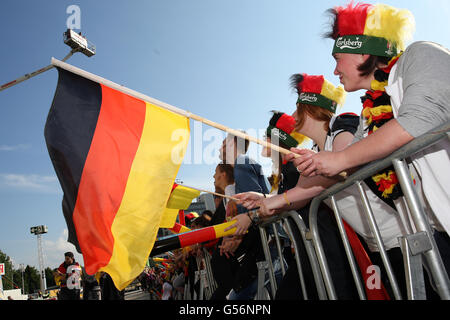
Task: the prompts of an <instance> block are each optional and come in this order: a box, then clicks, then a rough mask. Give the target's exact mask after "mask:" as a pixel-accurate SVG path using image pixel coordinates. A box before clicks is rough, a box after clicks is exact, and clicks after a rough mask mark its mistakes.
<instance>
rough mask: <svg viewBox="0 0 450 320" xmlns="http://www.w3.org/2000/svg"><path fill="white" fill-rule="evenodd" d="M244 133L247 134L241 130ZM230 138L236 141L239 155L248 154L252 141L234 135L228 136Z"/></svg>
mask: <svg viewBox="0 0 450 320" xmlns="http://www.w3.org/2000/svg"><path fill="white" fill-rule="evenodd" d="M239 131H241V132H242V133H245V134H247V132H245V131H244V130H239ZM228 137H230V138H231V137H233V139H234V144H235V145H236V150H237V153H238V154H245V153H247V150H248V147H249V145H250V140H248V139H243V138H241V137H238V136H235V135H233V134H231V133H230V134H228ZM242 146H244V150H242Z"/></svg>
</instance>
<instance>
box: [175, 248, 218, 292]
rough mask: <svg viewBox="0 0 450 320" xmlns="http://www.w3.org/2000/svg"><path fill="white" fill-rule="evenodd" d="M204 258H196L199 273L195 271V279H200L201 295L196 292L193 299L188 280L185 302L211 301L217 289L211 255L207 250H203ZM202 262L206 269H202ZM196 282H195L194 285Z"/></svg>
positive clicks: (185, 289)
mask: <svg viewBox="0 0 450 320" xmlns="http://www.w3.org/2000/svg"><path fill="white" fill-rule="evenodd" d="M202 250H203V256H202V257H199V256H197V257H196V262H197V271H195V279H198V281H199V282H200V283H199V293H198V294H197V293H196V291H195V290H194V296H193V297H191V294H190V283H189V281H188V279H187V278H186V284H185V288H184V297H183V299H184V300H209V299H210V298H211V296H212V294H213V293H214V291H215V290H216V289H217V282H216V280H215V279H214V275H213V272H212V267H211V254H210V253H209V252H208V250H207V249H206V248H202ZM202 262H203V264H204V269H201V267H202ZM195 283H196V281H194V284H195Z"/></svg>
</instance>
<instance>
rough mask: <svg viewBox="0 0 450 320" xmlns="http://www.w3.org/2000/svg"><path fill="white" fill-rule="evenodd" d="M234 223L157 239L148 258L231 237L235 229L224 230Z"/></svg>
mask: <svg viewBox="0 0 450 320" xmlns="http://www.w3.org/2000/svg"><path fill="white" fill-rule="evenodd" d="M235 223H236V221H235V220H232V221H229V222H225V223H222V224H216V225H214V226H211V227H206V228H201V229H197V230H193V231H189V232H184V233H180V234H177V235H173V236H167V237H164V238H161V239H158V240H157V241H156V242H155V245H154V246H153V249H152V252H151V253H150V256H156V255H158V254H161V253H164V252H167V251H171V250H175V249H179V248H184V247H187V246H190V245H193V244H196V243H201V242H205V241H210V240H214V239H219V238H222V237H225V236H229V235H232V234H234V233H235V232H236V228H235V227H234V228H231V229H230V230H227V231H225V229H226V228H228V227H230V226H232V225H233V224H235Z"/></svg>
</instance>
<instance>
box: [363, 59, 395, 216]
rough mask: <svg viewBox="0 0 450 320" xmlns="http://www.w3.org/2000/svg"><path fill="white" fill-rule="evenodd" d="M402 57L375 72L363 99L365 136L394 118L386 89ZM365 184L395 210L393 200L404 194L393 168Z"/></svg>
mask: <svg viewBox="0 0 450 320" xmlns="http://www.w3.org/2000/svg"><path fill="white" fill-rule="evenodd" d="M401 55H402V53H400V54H399V55H397V56H395V57H394V58H392V59H391V60H390V61H389V64H388V66H387V67H386V68H383V69H378V70H376V71H375V74H374V76H375V80H373V81H372V84H371V88H372V90H369V91H367V92H366V95H365V96H363V97H361V101H362V103H363V111H362V115H363V117H364V118H365V119H366V122H365V130H364V131H365V136H368V135H370V134H372V133H374V132H375V131H376V130H377V129H379V128H380V127H381V126H383V125H384V124H386V123H387V122H389V121H390V120H391V119H393V118H394V114H393V112H392V106H391V98H390V96H389V95H388V94H387V93H386V90H385V87H386V86H387V85H388V78H389V74H390V72H391V69H392V67H393V66H394V65H395V63H397V61H398V59H399V58H400V56H401ZM364 182H365V183H366V184H367V185H368V186H369V187H370V189H371V190H372V191H373V192H374V193H375V194H376V195H377V196H378V197H379V198H380V199H382V200H383V201H385V202H386V203H387V204H388V205H390V206H391V207H392V208H394V209H395V205H394V203H393V200H396V199H398V198H399V197H400V196H402V195H403V193H402V190H401V188H400V185H399V184H398V179H397V175H396V174H395V171H394V168H393V167H392V166H391V167H389V168H386V169H385V170H383V171H382V172H379V173H377V174H375V175H373V176H372V177H370V178H367V179H365V180H364Z"/></svg>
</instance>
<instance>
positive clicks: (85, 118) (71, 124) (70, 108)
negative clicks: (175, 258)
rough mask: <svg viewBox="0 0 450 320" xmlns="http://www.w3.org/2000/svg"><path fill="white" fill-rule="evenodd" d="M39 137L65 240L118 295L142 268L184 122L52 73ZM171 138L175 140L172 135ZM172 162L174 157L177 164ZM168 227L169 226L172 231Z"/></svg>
mask: <svg viewBox="0 0 450 320" xmlns="http://www.w3.org/2000/svg"><path fill="white" fill-rule="evenodd" d="M58 72H59V78H58V85H57V89H56V92H55V96H54V99H53V103H52V106H51V108H50V112H49V114H48V117H47V122H46V125H45V130H44V135H45V139H46V143H47V149H48V152H49V155H50V158H51V161H52V163H53V166H54V169H55V172H56V174H57V176H58V179H59V182H60V184H61V187H62V190H63V192H64V196H63V205H62V207H63V213H64V217H65V219H66V223H67V226H68V230H69V239H68V241H69V242H71V243H73V244H74V245H75V246H76V248H77V250H78V251H79V252H81V253H82V254H83V259H84V263H85V269H86V272H87V273H88V274H95V273H96V272H98V271H104V272H107V273H108V274H109V275H110V276H111V278H112V279H113V281H114V283H115V285H116V287H117V288H118V289H119V290H122V289H124V288H125V287H126V286H127V285H128V284H129V283H130V282H131V281H132V280H134V278H135V277H137V276H138V275H139V274H140V273H141V272H142V270H143V269H144V267H145V264H146V261H147V259H148V257H149V254H150V252H151V250H152V247H153V244H154V241H155V239H156V235H157V231H158V229H159V226H160V222H161V218H162V215H163V212H164V210H165V209H166V205H167V201H168V198H169V195H170V193H171V190H172V187H173V183H174V180H175V177H176V175H177V173H178V170H179V167H180V164H181V161H179V160H178V161H174V159H173V153H174V150H175V151H177V157H180V156H181V157H184V153H185V151H186V148H187V140H188V139H184V140H182V141H181V142H180V141H179V140H174V139H172V136H173V133H174V131H175V130H180V129H181V130H185V132H186V134H187V135H188V134H189V119H188V118H186V117H184V116H181V115H178V114H175V113H173V112H171V111H168V110H166V109H163V108H160V107H158V106H156V105H153V104H150V103H148V102H145V101H143V100H140V99H137V98H134V97H132V96H130V95H127V94H125V93H123V92H120V91H118V90H115V89H112V88H110V87H108V86H105V85H103V84H100V83H97V82H94V81H92V80H88V79H86V78H84V77H81V76H79V75H77V74H74V73H72V72H69V71H66V70H64V69H61V68H58ZM178 136H179V135H178ZM178 159H179V158H178ZM172 225H173V224H172Z"/></svg>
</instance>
